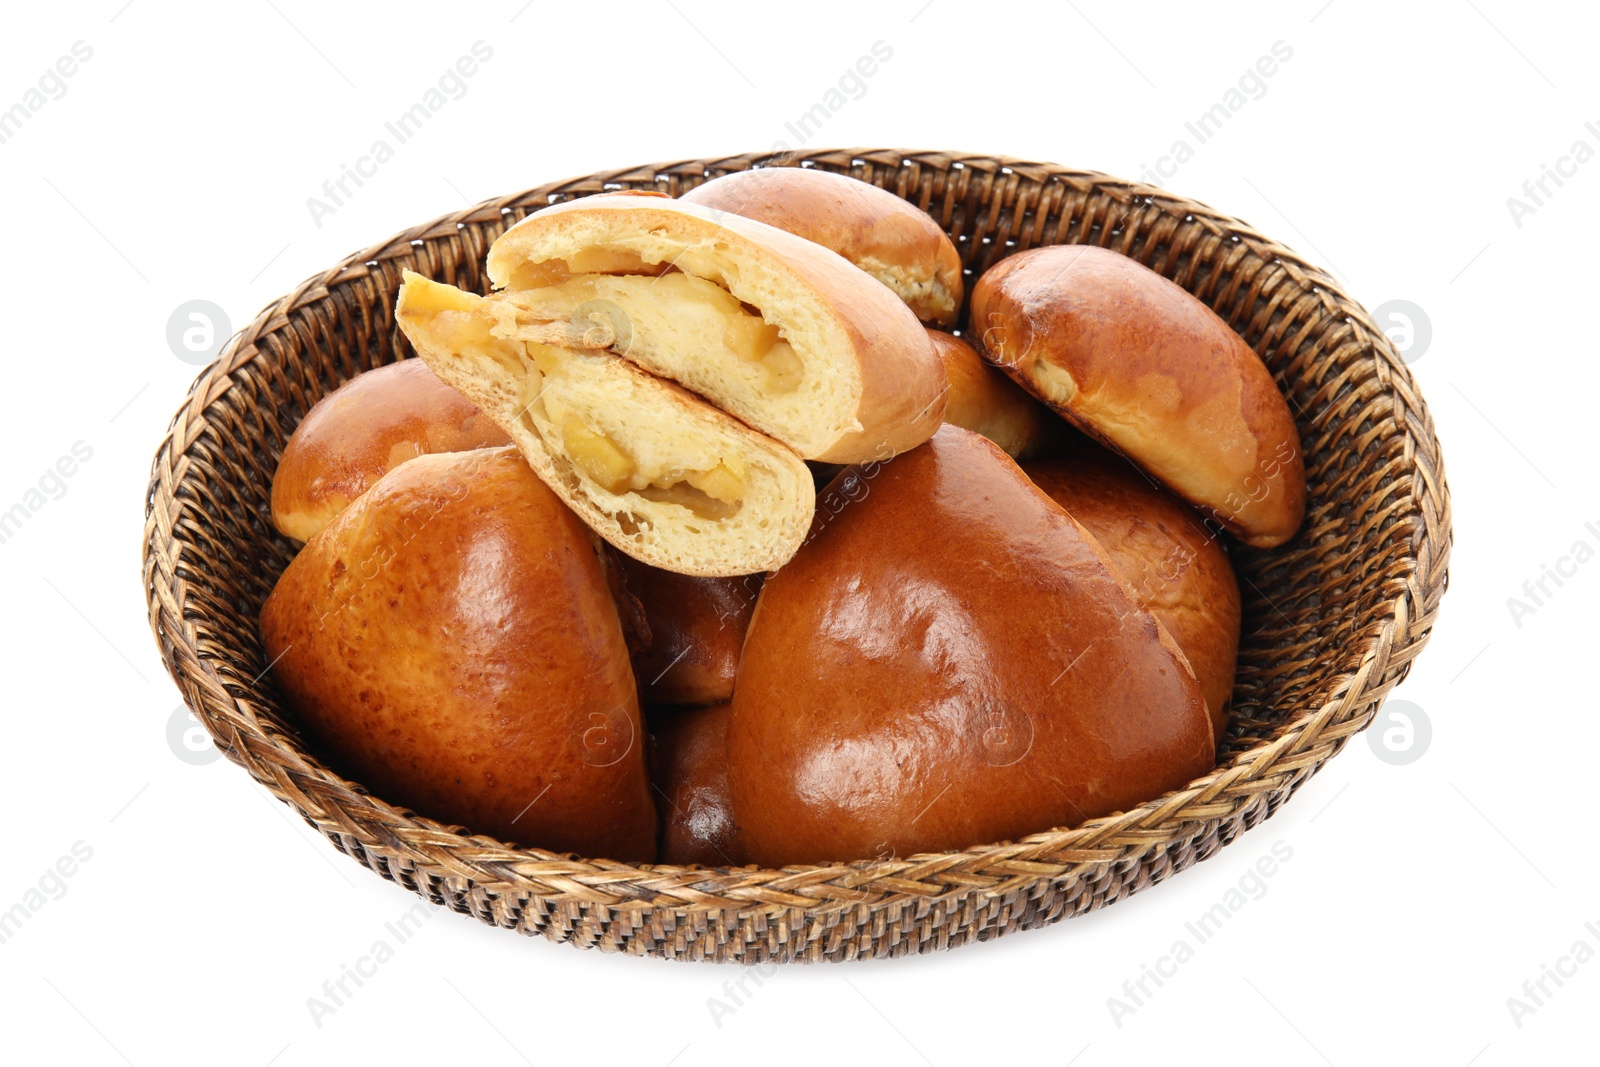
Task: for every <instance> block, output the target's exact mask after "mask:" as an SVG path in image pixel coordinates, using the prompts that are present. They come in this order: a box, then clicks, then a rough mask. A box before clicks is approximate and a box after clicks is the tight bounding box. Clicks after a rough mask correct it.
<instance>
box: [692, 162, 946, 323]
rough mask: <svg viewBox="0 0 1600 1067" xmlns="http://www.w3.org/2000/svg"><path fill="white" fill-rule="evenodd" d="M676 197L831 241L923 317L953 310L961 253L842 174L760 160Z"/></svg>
mask: <svg viewBox="0 0 1600 1067" xmlns="http://www.w3.org/2000/svg"><path fill="white" fill-rule="evenodd" d="M680 199H682V200H686V201H688V202H690V203H694V204H700V205H703V206H705V207H709V208H715V209H717V210H718V211H731V212H732V213H733V214H735V215H742V216H744V217H745V218H747V219H756V220H758V221H760V222H764V223H766V224H767V225H769V226H776V227H778V229H780V230H788V231H789V232H790V233H793V234H798V235H799V236H801V237H804V238H806V239H807V240H808V241H815V242H816V243H817V244H819V245H822V246H824V247H826V248H831V249H833V250H834V251H835V252H837V253H839V254H840V255H841V256H843V257H844V258H845V259H848V260H849V261H850V262H852V263H854V264H855V265H856V266H858V267H860V268H861V269H862V270H864V271H866V272H867V273H868V274H870V275H872V276H873V277H874V278H877V279H878V280H879V281H881V282H883V283H884V284H885V285H887V286H888V287H889V288H890V289H892V290H894V292H895V294H896V295H898V296H899V297H900V299H902V300H904V301H905V302H906V305H907V306H908V307H910V308H911V310H912V311H914V312H915V313H916V315H917V318H919V319H921V320H922V321H923V322H926V323H931V324H932V325H934V326H945V327H948V326H952V325H954V324H955V321H956V316H957V315H958V314H959V313H960V311H961V293H962V283H961V256H960V254H959V253H957V252H956V246H955V242H953V241H951V240H950V235H949V234H947V233H945V232H944V230H942V229H940V228H939V224H938V223H937V222H935V221H933V219H932V217H931V216H929V215H928V213H927V212H926V211H923V210H922V209H921V208H919V207H917V206H916V205H915V204H912V203H910V202H908V201H905V200H902V199H900V198H899V197H898V196H895V195H894V194H893V193H891V192H889V191H888V190H885V189H880V188H878V187H877V186H876V185H869V184H868V183H866V182H863V181H857V180H856V179H854V178H847V177H845V176H844V175H842V174H834V173H831V172H829V171H825V170H814V169H811V168H801V167H762V168H760V169H758V170H744V171H738V172H737V173H734V174H725V175H723V176H722V177H720V178H713V179H712V180H711V181H708V182H706V183H705V184H704V185H699V186H696V187H695V188H693V189H691V190H689V191H688V192H687V193H684V194H683V196H682V197H680Z"/></svg>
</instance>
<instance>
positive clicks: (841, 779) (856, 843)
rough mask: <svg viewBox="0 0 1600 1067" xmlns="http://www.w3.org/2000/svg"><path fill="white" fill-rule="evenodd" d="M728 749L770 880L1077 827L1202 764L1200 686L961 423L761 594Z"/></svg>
mask: <svg viewBox="0 0 1600 1067" xmlns="http://www.w3.org/2000/svg"><path fill="white" fill-rule="evenodd" d="M727 746H728V773H729V786H730V789H731V791H732V796H733V808H734V814H735V817H736V818H737V820H738V824H739V828H740V830H741V832H742V834H743V838H744V844H745V848H746V849H747V851H748V854H749V855H750V858H751V859H752V860H753V861H755V862H757V863H760V864H762V865H765V866H772V865H781V864H791V863H815V862H822V861H832V860H841V861H843V860H856V859H862V858H866V857H871V856H876V855H880V854H895V855H899V856H908V855H910V854H912V853H917V852H924V851H932V850H940V849H952V848H962V847H965V846H968V845H976V844H982V843H986V842H991V841H996V840H999V839H1004V838H1019V837H1022V836H1024V835H1027V834H1030V833H1034V832H1038V831H1044V830H1048V829H1050V828H1052V827H1057V826H1066V825H1076V824H1078V823H1081V822H1083V821H1084V820H1086V819H1091V818H1094V817H1096V816H1100V815H1105V814H1108V813H1110V812H1112V811H1116V810H1118V809H1124V808H1127V807H1130V806H1132V805H1134V804H1136V803H1139V802H1140V801H1144V800H1150V799H1153V798H1155V797H1158V796H1160V795H1161V794H1162V793H1164V792H1166V791H1168V790H1171V789H1176V788H1179V787H1181V786H1183V785H1185V784H1186V783H1188V782H1189V781H1190V780H1191V779H1193V778H1194V777H1196V776H1198V775H1201V774H1204V773H1205V772H1206V771H1207V770H1209V769H1210V768H1211V767H1212V766H1213V760H1214V751H1213V749H1214V746H1213V744H1212V735H1211V720H1210V718H1209V716H1208V715H1207V713H1206V707H1205V700H1204V698H1203V697H1202V696H1201V694H1200V687H1199V685H1198V683H1197V682H1196V680H1195V677H1194V672H1193V671H1192V670H1191V669H1190V667H1189V664H1188V662H1187V661H1186V660H1185V659H1184V658H1183V654H1182V653H1181V652H1180V651H1179V650H1178V647H1177V645H1176V644H1175V643H1174V642H1173V640H1172V638H1171V636H1170V635H1168V634H1167V632H1166V630H1165V629H1163V628H1162V626H1161V624H1160V623H1159V622H1157V621H1156V619H1155V618H1154V617H1153V616H1152V615H1151V614H1150V613H1149V612H1147V611H1145V610H1144V609H1142V608H1141V607H1140V606H1139V605H1138V603H1137V602H1136V601H1135V600H1134V597H1133V594H1132V592H1131V591H1130V589H1129V588H1128V586H1127V584H1126V582H1125V581H1124V580H1123V579H1122V577H1121V576H1120V575H1119V574H1118V573H1117V572H1116V570H1115V568H1114V566H1113V564H1112V562H1111V560H1110V558H1109V557H1108V556H1107V555H1106V554H1105V551H1104V550H1103V549H1102V548H1100V546H1099V545H1098V544H1097V543H1096V542H1095V540H1094V538H1092V537H1091V536H1090V535H1089V534H1088V533H1087V532H1085V531H1084V529H1083V527H1082V526H1080V525H1078V523H1076V522H1075V521H1073V519H1072V518H1071V517H1070V516H1069V515H1067V513H1066V512H1065V511H1063V510H1062V509H1061V508H1060V506H1058V505H1057V504H1056V503H1055V502H1054V501H1052V500H1051V499H1050V498H1049V497H1047V496H1046V495H1045V494H1044V493H1043V492H1042V491H1040V490H1039V489H1038V488H1037V487H1036V486H1034V485H1033V483H1032V482H1030V481H1029V480H1028V479H1027V477H1026V476H1025V475H1024V474H1023V473H1022V471H1021V470H1020V469H1019V468H1018V467H1017V465H1016V464H1015V463H1013V462H1012V461H1011V459H1010V458H1009V457H1007V456H1006V454H1005V453H1004V452H1001V451H1000V450H999V449H998V448H996V447H995V446H994V445H993V444H992V443H990V442H989V441H986V440H985V439H984V438H982V437H980V436H978V435H977V434H974V433H971V432H969V431H967V430H963V429H960V428H959V427H954V426H946V427H943V428H941V429H940V430H939V432H938V433H937V434H935V435H934V436H933V439H932V440H931V441H929V442H928V444H926V445H925V446H923V447H922V448H918V449H915V450H913V451H911V452H907V453H905V454H904V455H901V456H897V457H896V458H894V459H893V460H890V461H889V462H887V463H884V464H878V465H872V466H867V467H857V468H853V469H851V470H849V471H846V472H845V473H844V474H841V475H840V476H839V479H838V480H836V481H835V482H834V483H833V485H832V486H830V487H829V489H828V490H827V491H826V492H824V493H823V495H822V499H821V500H820V501H819V502H818V509H817V518H816V520H815V522H814V524H813V529H812V533H811V536H810V537H809V538H808V539H807V541H806V544H805V547H803V548H802V549H801V550H800V552H799V553H798V554H797V555H796V556H795V558H794V559H793V560H791V561H790V562H789V564H788V565H787V566H786V567H784V568H783V569H782V570H780V571H779V572H778V573H776V574H774V575H772V576H770V577H769V578H768V579H767V583H766V585H765V586H763V587H762V590H761V597H760V599H759V600H758V602H757V604H756V613H755V617H754V618H753V619H752V620H751V623H750V631H749V634H748V635H747V636H746V638H745V646H744V655H743V658H742V659H741V660H740V663H739V674H738V677H737V679H736V681H735V683H734V690H733V712H732V718H731V719H730V720H729V723H728V742H727Z"/></svg>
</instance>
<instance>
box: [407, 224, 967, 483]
mask: <svg viewBox="0 0 1600 1067" xmlns="http://www.w3.org/2000/svg"><path fill="white" fill-rule="evenodd" d="M488 269H489V277H490V278H491V279H492V280H493V282H494V285H495V288H497V289H501V290H504V291H503V292H501V293H497V294H495V295H494V296H492V297H490V298H489V299H490V300H491V301H493V302H496V303H499V304H504V305H507V307H508V312H509V314H510V320H509V321H507V322H506V323H505V326H504V331H503V335H504V336H511V337H517V338H520V339H528V340H540V341H543V342H545V343H547V344H558V345H563V346H566V347H574V348H601V349H607V350H609V351H613V352H616V353H617V354H619V355H621V356H623V357H625V358H626V359H628V360H631V361H632V362H634V363H637V364H638V365H639V366H641V367H643V368H644V369H645V370H647V371H650V372H651V373H652V374H658V375H661V376H662V377H665V378H671V379H672V380H674V381H676V382H679V383H680V384H682V385H683V386H685V387H686V388H688V389H690V390H692V391H694V392H695V393H697V394H699V395H700V396H702V397H705V398H706V399H707V400H709V401H710V402H711V403H713V404H715V405H716V406H717V407H719V408H721V409H722V410H724V411H726V412H728V413H729V414H731V415H734V416H735V417H737V418H739V419H741V420H742V421H744V422H746V423H748V424H749V425H750V426H752V427H754V428H755V429H757V430H760V431H761V432H763V433H766V434H770V435H771V436H772V437H774V438H776V439H777V440H779V441H782V442H783V443H784V444H786V445H788V446H789V447H790V448H792V449H794V450H795V451H796V452H798V453H799V454H800V456H801V457H802V458H804V459H821V460H827V461H829V462H833V463H853V462H857V461H865V460H872V459H886V458H887V457H889V456H891V455H894V454H895V453H896V452H903V451H905V450H906V449H908V448H913V447H915V446H916V445H918V444H921V443H922V442H923V441H925V440H927V438H928V435H929V434H931V433H933V431H934V430H935V429H936V428H938V425H939V420H940V419H941V418H942V417H943V414H944V390H945V377H944V368H943V366H942V365H941V364H940V362H939V360H938V357H936V356H935V355H934V353H933V347H932V345H931V344H930V343H929V341H928V337H927V334H926V333H925V332H924V330H923V328H922V326H921V325H920V324H919V323H918V322H917V317H916V316H915V315H914V314H912V313H911V311H910V310H909V309H908V308H907V307H906V306H905V305H904V304H902V303H901V302H900V301H899V300H897V299H896V298H895V295H894V294H893V293H891V292H889V291H888V290H887V289H885V288H884V287H883V286H882V285H878V284H875V283H874V282H873V281H872V279H870V278H868V277H867V276H866V275H864V274H863V273H862V272H861V271H860V270H858V269H857V268H856V267H855V266H853V265H852V264H850V263H849V262H847V261H846V260H844V259H843V258H841V257H840V256H839V255H838V254H837V253H835V252H833V251H832V250H830V249H827V248H824V247H822V246H821V245H818V244H814V243H812V242H811V241H807V240H805V239H804V238H802V237H797V236H795V235H794V234H792V233H789V232H787V231H785V230H780V229H777V228H776V227H773V226H768V225H766V224H765V223H761V222H756V221H754V220H751V219H746V218H741V217H740V216H738V215H731V214H728V213H727V212H719V211H713V210H711V209H710V208H706V207H701V206H699V205H697V204H687V203H684V202H683V201H680V200H673V199H670V198H667V197H663V196H657V195H649V194H642V193H612V194H608V195H601V196H587V197H582V198H580V199H578V200H571V201H568V202H566V203H562V204H556V205H554V206H553V207H548V208H545V209H544V210H542V211H537V212H535V213H534V214H532V215H530V216H528V217H527V218H525V219H523V220H522V221H521V222H519V223H517V224H516V225H515V226H513V227H511V229H509V230H507V231H506V232H505V233H504V234H502V235H501V236H500V237H499V239H497V240H496V241H495V242H494V244H493V245H492V246H491V247H490V249H489V257H488ZM436 369H437V368H436Z"/></svg>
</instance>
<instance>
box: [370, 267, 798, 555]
mask: <svg viewBox="0 0 1600 1067" xmlns="http://www.w3.org/2000/svg"><path fill="white" fill-rule="evenodd" d="M396 315H397V317H398V319H399V323H400V328H401V330H403V331H404V332H405V335H406V337H408V338H409V339H410V340H411V344H412V346H413V347H415V348H416V350H417V354H418V355H420V356H421V357H422V359H423V361H424V362H425V363H427V365H428V366H429V367H430V368H432V370H433V372H434V373H435V374H436V375H438V377H439V378H440V380H442V381H443V382H445V384H447V385H450V386H452V387H453V388H455V389H457V390H458V391H460V393H461V394H462V395H463V396H465V397H466V398H467V399H468V400H470V401H472V402H473V403H474V404H476V405H477V406H478V407H479V409H481V410H482V411H483V412H484V414H486V415H488V416H489V418H490V419H492V420H493V421H494V422H495V424H496V425H498V426H500V427H501V428H502V429H504V430H505V431H506V433H507V435H509V436H510V438H511V440H512V441H513V442H514V443H515V444H516V445H517V447H518V448H519V449H520V450H521V452H522V454H523V455H524V456H525V457H526V458H527V460H528V464H529V465H530V466H531V467H532V468H533V470H534V473H536V474H538V475H539V477H540V478H541V479H543V481H544V482H545V484H546V485H548V486H550V488H551V489H553V490H554V491H555V492H556V493H557V495H559V496H560V497H561V499H562V500H563V501H565V502H566V504H567V506H568V507H570V508H572V510H573V511H574V512H576V513H577V514H578V516H579V517H580V518H582V519H583V521H584V522H585V523H587V524H588V525H589V527H590V528H591V529H593V530H594V531H595V532H596V533H598V534H599V535H600V536H601V537H604V538H605V539H606V540H607V541H608V542H610V543H611V544H612V545H615V546H616V547H617V548H618V549H620V550H621V551H623V552H625V553H627V554H628V555H630V556H632V557H634V558H635V559H638V560H641V561H643V562H645V563H649V564H651V565H652V566H656V567H661V568H664V569H666V570H671V571H677V572H678V573H680V574H695V575H704V576H731V575H738V574H753V573H756V572H758V571H768V570H775V569H777V568H778V567H780V566H782V565H783V564H784V563H785V562H787V561H788V559H789V558H790V557H791V556H793V555H794V553H795V551H796V549H798V548H799V547H800V543H801V541H802V540H804V538H805V534H806V530H807V529H808V528H809V526H810V523H811V515H812V511H813V509H814V507H815V499H816V498H815V496H814V494H813V484H812V480H811V474H810V471H809V470H808V469H807V468H806V465H805V464H804V463H803V462H802V461H801V460H800V457H798V456H796V455H795V454H794V452H792V451H791V450H790V449H788V448H786V447H785V446H783V445H782V444H779V443H778V442H776V441H774V440H772V439H771V438H769V437H766V436H764V435H762V434H760V433H757V432H756V431H754V430H752V429H750V428H749V427H748V426H745V425H744V424H742V423H740V422H739V421H738V420H737V419H734V418H731V417H730V416H728V415H727V414H725V413H723V412H721V411H719V410H717V409H716V408H714V407H712V406H711V405H710V404H708V403H706V402H705V401H703V400H701V399H700V398H699V397H696V396H694V395H692V394H690V393H688V392H687V391H685V390H683V389H681V388H679V387H678V386H676V385H674V384H672V383H671V382H668V381H663V380H662V379H660V378H657V377H655V376H653V375H651V374H648V373H646V372H645V371H643V370H640V369H639V368H638V367H636V366H634V365H633V364H632V363H629V362H628V361H627V360H624V359H619V358H617V357H616V356H614V355H611V354H610V353H607V352H603V351H584V350H579V349H572V348H566V347H561V346H558V345H552V344H547V343H545V342H544V341H543V340H541V339H540V338H543V337H546V336H547V334H545V333H541V332H540V329H539V327H538V326H537V325H530V324H529V323H528V322H527V321H526V319H525V317H524V316H522V315H520V314H519V312H518V309H517V307H516V305H515V304H513V303H511V302H509V301H507V300H504V299H502V298H499V297H480V296H476V295H474V294H471V293H466V292H462V291H461V290H459V289H457V288H455V287H454V286H450V285H444V284H441V283H439V282H433V281H429V280H428V279H426V278H423V277H422V276H420V275H417V274H413V273H411V272H409V271H408V272H406V275H405V283H404V285H403V286H402V287H401V290H400V299H399V304H398V307H397V309H396Z"/></svg>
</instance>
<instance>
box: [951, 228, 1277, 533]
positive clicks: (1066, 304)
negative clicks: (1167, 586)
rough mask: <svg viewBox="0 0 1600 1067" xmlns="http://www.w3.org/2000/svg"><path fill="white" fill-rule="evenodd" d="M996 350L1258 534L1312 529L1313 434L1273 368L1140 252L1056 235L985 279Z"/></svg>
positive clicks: (988, 342)
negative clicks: (1309, 473) (1306, 446)
mask: <svg viewBox="0 0 1600 1067" xmlns="http://www.w3.org/2000/svg"><path fill="white" fill-rule="evenodd" d="M971 323H972V326H971V332H972V335H973V337H974V341H975V343H976V344H978V346H979V348H980V350H981V351H982V352H983V354H984V356H985V357H986V358H987V359H989V360H990V361H991V362H993V363H994V364H996V365H997V366H999V367H1001V368H1002V369H1003V370H1005V372H1006V373H1007V374H1009V375H1011V376H1012V377H1013V378H1014V379H1016V381H1017V382H1018V383H1020V384H1021V385H1022V386H1023V387H1024V388H1026V389H1028V390H1029V391H1030V392H1032V393H1033V394H1034V395H1035V396H1037V397H1039V398H1040V399H1041V400H1043V401H1044V402H1045V403H1047V404H1049V405H1050V406H1051V407H1053V408H1055V409H1056V410H1057V411H1059V412H1061V413H1062V414H1063V415H1064V416H1066V418H1067V419H1068V420H1069V421H1071V422H1072V423H1074V424H1075V425H1077V426H1078V427H1079V428H1080V429H1082V430H1083V431H1084V432H1086V433H1088V434H1089V435H1090V436H1092V437H1094V438H1096V439H1097V440H1099V441H1101V442H1102V443H1105V444H1109V445H1110V446H1111V448H1112V449H1113V450H1114V451H1116V452H1119V453H1122V454H1124V455H1127V456H1129V457H1130V458H1132V459H1133V460H1134V461H1135V462H1137V463H1138V464H1139V465H1140V466H1141V467H1143V468H1144V469H1145V470H1147V471H1149V472H1150V473H1151V474H1153V475H1155V476H1156V477H1157V478H1159V479H1160V480H1161V481H1162V482H1164V483H1165V484H1166V485H1167V487H1168V488H1170V489H1171V490H1172V491H1173V492H1175V493H1177V494H1178V495H1179V496H1181V497H1183V498H1184V499H1186V500H1188V501H1189V502H1190V503H1192V504H1194V505H1196V506H1197V507H1199V508H1201V509H1202V510H1204V511H1206V512H1207V513H1208V514H1210V515H1213V516H1215V517H1216V519H1217V521H1219V522H1221V523H1222V524H1223V525H1225V526H1226V527H1227V528H1228V529H1230V530H1232V531H1234V532H1235V533H1236V534H1238V536H1239V538H1240V539H1241V540H1243V541H1244V542H1245V543H1246V544H1251V545H1256V546H1258V547H1262V548H1270V547H1272V546H1274V545H1281V544H1283V543H1284V542H1285V541H1287V540H1289V538H1291V537H1293V536H1294V533H1295V531H1296V530H1297V529H1299V527H1300V521H1301V519H1302V517H1303V516H1304V514H1305V502H1306V481H1305V467H1304V461H1303V459H1302V457H1301V454H1300V435H1299V432H1298V431H1297V430H1296V428H1295V424H1294V418H1293V416H1292V415H1291V414H1290V413H1289V405H1288V403H1287V401H1285V400H1284V397H1283V394H1282V393H1281V392H1279V390H1278V387H1277V385H1276V383H1274V382H1273V380H1272V375H1271V374H1270V373H1268V371H1267V368H1266V366H1265V365H1264V364H1263V363H1262V362H1261V360H1260V359H1259V358H1258V357H1257V356H1256V354H1255V352H1254V351H1252V350H1251V348H1250V346H1249V345H1247V344H1245V342H1244V340H1243V339H1242V338H1241V337H1240V336H1239V335H1238V334H1236V333H1234V332H1233V330H1232V329H1230V328H1229V327H1228V324H1227V323H1225V322H1223V321H1222V319H1220V318H1218V317H1217V315H1216V313H1215V312H1213V311H1212V310H1211V309H1210V308H1208V307H1206V305H1205V304H1203V303H1201V302H1200V301H1199V300H1197V299H1196V298H1195V297H1194V296H1192V295H1190V294H1189V293H1188V292H1186V291H1185V290H1184V289H1182V288H1181V287H1179V286H1178V285H1176V284H1175V283H1173V282H1170V281H1168V280H1167V279H1166V278H1163V277H1162V276H1161V275H1159V274H1157V273H1155V272H1154V271H1152V270H1150V269H1149V268H1147V267H1145V266H1143V265H1142V264H1139V263H1137V262H1135V261H1134V260H1132V259H1129V258H1128V257H1126V256H1123V255H1120V254H1118V253H1116V252H1112V251H1109V250H1107V249H1104V248H1097V247H1094V246H1090V245H1052V246H1049V247H1046V248H1035V249H1032V250H1030V251H1027V252H1020V253H1018V254H1016V255H1014V256H1009V257H1007V258H1006V259H1003V260H1001V261H1000V262H999V263H997V264H995V265H994V266H993V267H990V268H989V269H988V270H987V271H985V272H984V274H983V277H982V278H980V279H979V280H978V284H977V285H976V286H974V287H973V291H972V317H971Z"/></svg>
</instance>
